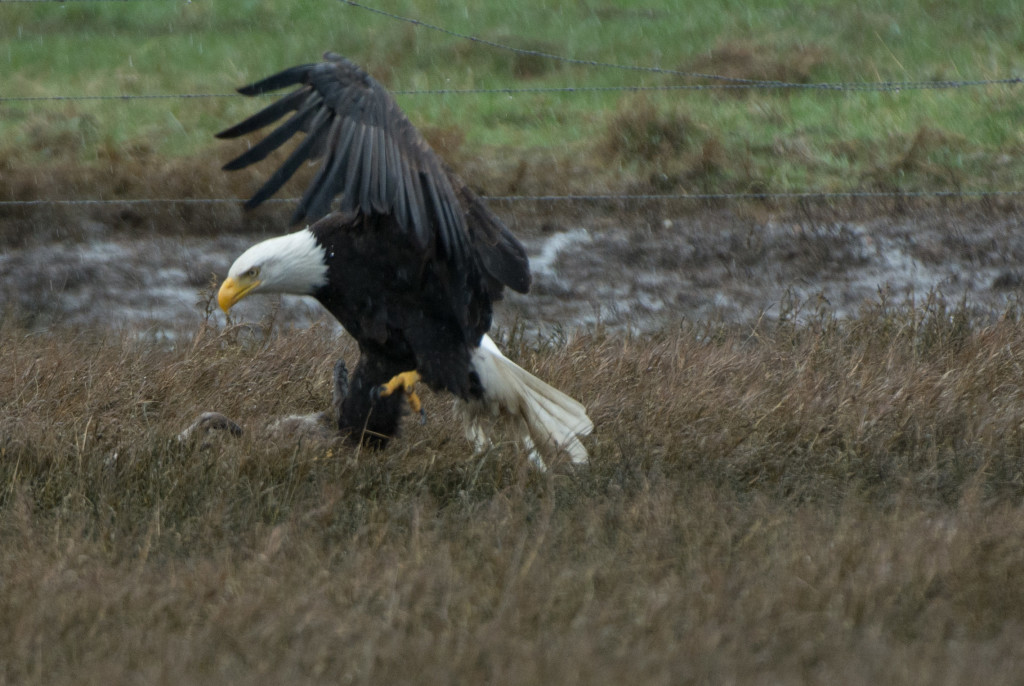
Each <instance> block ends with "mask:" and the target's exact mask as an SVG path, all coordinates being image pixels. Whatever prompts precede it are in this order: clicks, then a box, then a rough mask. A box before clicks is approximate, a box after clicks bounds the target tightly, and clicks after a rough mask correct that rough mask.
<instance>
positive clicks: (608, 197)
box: [0, 190, 1024, 208]
mask: <svg viewBox="0 0 1024 686" xmlns="http://www.w3.org/2000/svg"><path fill="white" fill-rule="evenodd" d="M1022 195H1024V190H989V191H959V190H931V191H928V190H925V191H793V192H779V193H624V194H615V193H597V194H578V195H577V194H569V195H484V196H481V197H482V198H483V200H485V201H487V202H492V203H517V202H545V203H555V202H578V203H597V202H650V201H668V200H686V201H697V202H711V201H738V200H760V201H781V200H843V199H847V200H869V199H896V198H901V199H918V198H932V199H958V198H959V199H966V198H974V199H982V198H995V197H1019V196H1022ZM245 200H246V199H245V198H117V199H96V198H83V199H63V200H62V199H38V200H0V208H5V207H9V208H15V207H41V206H47V205H50V206H90V205H92V206H98V205H99V206H101V205H213V204H242V203H244V202H245ZM298 201H299V198H298V197H295V198H270V199H268V200H266V201H265V202H266V203H295V202H298Z"/></svg>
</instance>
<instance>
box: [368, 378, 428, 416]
mask: <svg viewBox="0 0 1024 686" xmlns="http://www.w3.org/2000/svg"><path fill="white" fill-rule="evenodd" d="M420 378H421V377H420V373H419V372H418V371H416V370H415V369H414V370H412V371H411V372H402V373H401V374H395V375H394V376H393V377H391V380H390V381H388V382H387V383H386V384H383V385H381V386H378V387H377V388H376V389H374V392H375V393H376V394H377V396H378V397H381V398H387V397H388V396H389V395H391V394H392V393H394V392H395V391H397V390H399V389H401V390H402V392H404V393H405V398H406V400H408V401H409V409H411V410H412V411H413V412H417V413H419V415H420V422H423V423H426V421H427V413H426V412H425V411H424V410H423V403H422V402H421V401H420V397H419V396H418V395H416V391H415V390H414V388H415V386H416V383H417V382H419V381H420Z"/></svg>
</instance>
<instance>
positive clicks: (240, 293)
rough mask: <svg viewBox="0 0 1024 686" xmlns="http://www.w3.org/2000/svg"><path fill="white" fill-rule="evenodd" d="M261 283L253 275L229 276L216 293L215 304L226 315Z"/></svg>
mask: <svg viewBox="0 0 1024 686" xmlns="http://www.w3.org/2000/svg"><path fill="white" fill-rule="evenodd" d="M261 283H263V282H262V281H260V280H259V279H258V278H257V277H256V275H255V274H254V275H252V276H250V275H249V274H242V275H241V276H239V277H234V276H229V277H228V278H226V279H224V283H222V284H221V285H220V291H218V293H217V304H218V305H220V309H222V310H224V312H225V313H227V311H228V310H230V309H231V307H232V306H233V305H234V304H235V303H237V302H238V301H239V300H241V299H242V298H244V297H245V296H246V295H247V294H248V293H249V291H251V290H252V289H254V288H256V287H257V286H259V285H260V284H261Z"/></svg>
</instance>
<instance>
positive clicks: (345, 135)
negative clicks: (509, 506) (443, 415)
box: [217, 53, 593, 468]
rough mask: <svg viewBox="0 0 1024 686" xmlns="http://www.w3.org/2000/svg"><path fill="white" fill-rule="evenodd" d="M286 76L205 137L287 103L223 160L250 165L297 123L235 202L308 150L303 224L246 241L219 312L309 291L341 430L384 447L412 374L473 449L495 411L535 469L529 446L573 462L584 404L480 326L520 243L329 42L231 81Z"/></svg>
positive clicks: (414, 399)
mask: <svg viewBox="0 0 1024 686" xmlns="http://www.w3.org/2000/svg"><path fill="white" fill-rule="evenodd" d="M289 86H298V88H296V89H295V90H293V91H292V92H291V93H289V94H288V95H285V96H283V97H281V98H280V99H279V100H276V101H275V102H273V103H272V104H270V105H269V106H267V107H266V108H264V109H263V110H261V111H260V112H258V113H256V114H254V115H253V116H251V117H249V118H248V119H246V120H245V121H243V122H241V123H240V124H237V125H236V126H233V127H231V128H228V129H226V130H225V131H222V132H220V133H219V134H217V136H218V137H219V138H235V137H238V136H243V135H246V134H249V133H252V132H254V131H257V130H259V129H262V128H264V127H265V126H267V125H269V124H272V123H274V122H276V121H278V120H279V119H280V118H281V117H282V116H284V115H285V114H288V113H292V114H291V115H290V117H289V118H288V119H287V120H286V121H285V122H284V123H283V124H281V125H280V126H278V127H277V128H276V129H274V130H273V131H272V132H271V133H269V134H268V135H267V136H266V137H265V138H263V139H262V140H261V141H259V142H258V143H256V144H254V145H253V146H252V147H250V148H249V149H248V150H247V151H246V152H244V153H243V154H241V155H239V156H238V157H237V158H235V159H233V160H232V161H230V162H228V163H227V164H226V165H225V166H224V168H225V169H228V170H235V169H241V168H243V167H246V166H248V165H250V164H253V163H255V162H258V161H260V160H262V159H264V158H265V157H266V156H267V155H269V154H270V153H271V152H273V151H274V150H275V149H277V148H278V147H280V146H281V145H282V144H284V143H285V142H286V141H287V140H289V139H290V138H291V137H292V136H293V135H294V134H295V133H296V132H299V131H302V132H303V133H304V134H305V137H304V138H303V139H302V140H301V142H300V143H299V144H298V145H297V146H296V147H295V149H294V150H293V151H292V152H291V154H290V155H289V156H288V158H287V159H286V160H285V162H284V163H283V164H282V165H281V167H280V168H279V169H278V170H277V171H276V172H275V173H274V174H273V175H272V176H271V177H270V179H269V180H267V182H266V183H265V184H264V185H263V186H262V187H261V188H260V189H259V190H258V191H257V192H256V193H255V194H254V195H253V196H252V198H251V199H250V200H249V201H248V202H247V203H246V207H247V208H252V207H255V206H257V205H259V204H260V203H261V202H263V201H264V200H266V199H267V198H269V197H271V196H272V195H273V194H274V193H275V192H277V190H278V189H280V188H281V186H282V185H284V183H285V182H287V181H288V179H289V178H291V176H292V175H293V174H294V173H295V171H296V170H297V169H298V167H299V166H300V165H302V164H304V163H306V162H308V161H311V160H318V159H319V160H322V162H321V163H320V167H319V170H318V172H317V174H316V176H315V178H314V179H313V180H312V182H311V183H310V185H309V186H308V188H307V189H306V191H305V193H304V195H303V196H302V198H301V200H300V201H299V204H298V207H297V208H296V210H295V213H294V216H293V217H292V222H293V224H298V223H307V222H311V223H308V224H307V225H306V227H305V228H303V229H301V230H299V231H296V232H294V233H289V234H287V235H284V236H279V237H276V238H271V239H269V240H266V241H263V242H261V243H258V244H257V245H254V246H253V247H251V248H249V249H248V250H247V251H245V252H244V253H243V254H242V255H241V256H240V257H239V258H238V259H237V260H236V261H235V263H234V264H233V265H232V266H231V268H230V270H229V271H228V276H227V278H226V279H225V280H224V282H223V284H222V286H221V288H220V291H219V293H218V303H219V305H220V307H221V308H222V309H223V310H224V311H225V312H227V311H228V310H229V309H230V308H231V307H232V306H233V305H234V304H235V303H237V302H238V301H239V300H241V299H242V298H244V297H246V296H248V295H250V294H253V293H285V294H294V295H310V296H313V297H314V298H316V299H317V300H318V301H319V302H320V303H321V304H322V305H323V306H324V307H325V308H326V309H327V310H328V311H329V312H330V313H331V314H332V315H334V317H335V318H337V320H338V321H339V322H340V323H341V325H342V326H343V327H344V328H345V330H346V331H348V333H349V334H351V335H352V337H353V338H354V339H355V340H356V341H357V343H358V344H359V351H360V360H359V364H358V367H357V369H356V370H355V372H354V374H353V377H352V379H351V380H350V384H349V393H348V397H347V398H346V400H345V403H344V405H343V407H342V410H341V413H340V418H339V429H340V430H342V431H354V432H358V433H359V434H360V435H362V436H364V437H365V436H367V435H369V436H372V437H375V440H376V441H377V443H378V444H381V443H383V442H386V441H387V439H388V438H389V437H391V436H394V435H395V433H396V431H397V429H398V425H399V423H400V419H401V416H402V414H403V398H404V399H405V400H407V402H408V404H409V405H410V407H412V409H413V410H414V411H416V410H418V409H419V405H420V401H419V398H418V396H417V395H416V393H415V390H414V385H415V384H416V383H417V382H419V381H422V382H423V383H425V384H426V385H427V386H429V387H430V388H431V389H433V390H435V391H448V392H450V393H452V394H453V395H454V396H455V397H456V398H457V399H458V405H459V408H460V414H461V415H462V416H463V419H464V421H465V429H466V436H467V438H468V439H469V440H470V441H471V442H472V443H473V444H474V446H475V447H476V448H477V449H478V450H482V449H484V448H486V447H487V446H488V445H489V444H490V442H491V428H492V426H493V423H494V421H495V420H502V419H504V420H505V421H506V422H509V423H511V425H512V426H513V427H514V429H515V431H516V434H517V439H518V440H519V441H520V443H521V445H522V446H523V447H524V449H525V450H526V451H527V453H528V455H529V457H530V459H531V461H533V462H534V463H535V464H536V465H538V466H540V467H541V468H543V466H544V462H543V459H542V457H541V455H542V454H547V455H551V454H553V453H557V452H559V451H564V453H565V454H566V455H568V456H569V457H570V458H571V460H572V461H573V462H585V461H586V460H587V451H586V449H585V448H584V446H583V444H582V443H581V442H580V440H579V437H580V436H584V435H586V434H589V433H590V432H591V431H592V429H593V423H592V422H591V420H590V418H589V417H588V416H587V413H586V410H585V408H584V407H583V405H581V404H580V403H579V402H577V401H576V400H574V399H572V398H570V397H569V396H567V395H566V394H564V393H562V392H561V391H559V390H557V389H555V388H553V387H551V386H550V385H548V384H546V383H544V382H543V381H541V380H540V379H538V378H536V377H535V376H533V375H532V374H530V373H528V372H527V371H525V370H524V369H522V368H521V367H519V366H518V365H516V364H514V363H513V362H511V361H510V360H509V359H507V358H506V357H505V356H504V355H503V354H502V353H501V351H500V350H499V349H498V347H497V345H496V344H495V343H494V341H493V340H492V339H491V338H490V336H488V335H487V332H488V330H489V329H490V328H491V320H492V314H493V309H492V307H493V303H494V301H496V300H499V299H500V298H501V297H502V292H503V290H504V288H506V287H508V288H511V289H513V290H515V291H518V292H521V293H525V292H526V291H527V290H528V289H529V286H530V269H529V261H528V259H527V256H526V251H525V249H524V248H523V245H522V244H521V243H520V242H519V241H518V240H517V239H516V237H515V236H514V235H513V234H512V233H511V232H510V231H509V230H508V228H507V227H506V226H505V225H504V224H503V223H502V222H501V220H499V219H498V218H497V217H496V216H495V215H494V214H493V213H492V212H491V211H490V210H489V209H488V208H487V206H486V205H485V204H484V202H483V201H482V200H481V199H480V198H479V197H478V196H477V195H476V194H475V193H474V192H473V191H472V190H471V189H470V188H469V187H468V186H467V185H466V184H465V183H464V182H463V181H462V180H461V179H460V178H459V177H458V176H457V175H456V174H455V173H454V172H453V171H452V170H451V169H450V168H449V167H448V166H447V165H446V164H445V163H444V162H443V161H442V160H441V158H440V157H439V156H438V155H437V154H436V153H435V152H434V151H433V150H432V149H431V147H430V146H429V145H428V144H427V142H426V141H425V140H424V138H423V137H422V136H421V135H420V133H419V132H418V131H417V130H416V128H415V127H414V126H413V125H412V123H411V122H410V121H409V120H408V119H407V118H406V116H405V114H404V113H403V112H402V110H401V109H400V108H399V106H398V103H397V102H396V101H395V99H394V98H393V97H392V95H391V94H390V93H388V91H387V90H386V89H385V88H384V87H383V86H381V85H380V84H379V83H378V82H377V81H376V80H374V79H373V78H372V77H371V76H370V75H369V74H367V73H366V72H365V71H364V70H363V69H361V68H360V67H358V66H357V65H356V64H354V63H353V62H351V61H349V60H347V59H345V58H343V57H340V56H338V55H335V54H332V53H327V54H325V55H324V61H323V62H319V63H313V64H306V65H301V66H297V67H292V68H290V69H286V70H285V71H282V72H280V73H278V74H275V75H273V76H270V77H268V78H266V79H263V80H261V81H258V82H256V83H254V84H251V85H249V86H245V87H243V88H240V89H239V92H241V93H242V94H244V95H249V96H255V95H260V94H263V93H266V92H269V91H276V90H280V89H282V88H286V87H289ZM335 199H337V201H338V202H337V207H336V208H335V207H334V205H335ZM400 391H401V392H400Z"/></svg>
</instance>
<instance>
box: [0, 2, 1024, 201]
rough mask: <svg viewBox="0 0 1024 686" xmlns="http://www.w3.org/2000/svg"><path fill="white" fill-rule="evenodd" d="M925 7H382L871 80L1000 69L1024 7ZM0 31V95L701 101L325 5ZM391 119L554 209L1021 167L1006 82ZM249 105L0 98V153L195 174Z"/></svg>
mask: <svg viewBox="0 0 1024 686" xmlns="http://www.w3.org/2000/svg"><path fill="white" fill-rule="evenodd" d="M947 4H948V3H923V2H922V3H917V2H914V3H900V4H894V3H886V2H873V3H856V4H851V3H840V2H826V1H823V0H818V1H816V2H810V3H791V4H790V5H788V6H787V5H784V4H781V3H760V4H757V3H755V4H754V6H750V3H724V4H722V3H717V4H714V5H709V4H707V3H700V2H683V1H680V2H658V3H651V4H645V5H637V4H635V3H629V2H619V3H611V2H607V3H601V4H598V3H589V2H573V3H561V4H560V5H552V4H551V3H546V2H537V1H529V2H522V3H517V4H516V5H514V6H508V7H504V6H498V5H494V4H487V3H482V2H478V3H471V4H469V5H465V4H458V5H456V4H451V3H437V2H434V3H412V2H393V3H387V4H386V5H384V6H382V8H383V9H385V10H387V11H388V12H391V13H394V14H398V15H402V16H406V17H410V18H415V19H419V20H422V21H424V22H426V23H429V24H434V25H438V26H441V27H444V28H446V29H448V30H450V31H454V32H458V33H463V34H471V35H474V36H478V37H480V38H482V39H484V40H488V41H493V42H497V43H501V44H504V45H509V46H512V47H516V48H521V49H527V50H534V51H539V52H545V53H554V54H558V55H564V56H568V57H572V58H574V59H577V60H585V61H595V62H602V63H611V64H618V65H627V66H642V67H654V68H658V69H661V70H671V71H679V72H687V73H692V72H697V73H703V74H716V75H721V76H723V77H728V78H733V79H755V80H764V79H767V80H780V81H785V82H794V83H819V82H820V83H826V82H844V83H873V82H879V81H931V80H985V79H1004V78H1012V77H1014V76H1016V75H1018V74H1020V73H1022V70H1024V56H1022V53H1021V51H1020V47H1019V46H1020V45H1021V44H1022V43H1024V28H1022V26H1021V23H1020V22H1019V21H1017V19H1018V18H1019V16H1021V13H1022V12H1024V6H1022V3H1020V2H1010V1H1004V2H988V3H981V4H977V3H976V4H974V5H971V6H970V7H968V6H966V5H964V6H956V7H948V6H946V5H947ZM2 11H3V21H2V22H0V37H2V39H3V41H4V43H5V45H6V60H5V72H6V73H7V74H9V75H10V77H9V78H6V79H5V82H4V86H3V93H2V95H4V96H8V97H14V96H22V97H40V96H73V95H93V96H97V95H102V96H111V95H113V96H117V95H123V94H127V95H155V94H175V93H183V94H209V93H216V94H223V93H230V92H232V90H233V88H235V87H237V86H239V85H242V84H244V83H248V82H250V81H252V80H255V79H256V78H259V77H261V76H265V75H267V74H269V73H272V72H274V71H276V70H279V69H281V68H284V67H285V66H289V65H292V64H297V63H302V62H308V61H313V60H316V59H318V58H319V55H320V54H321V53H322V52H323V51H324V50H327V49H331V50H335V51H337V52H341V53H343V54H346V55H348V56H350V57H352V58H353V59H355V60H356V61H358V62H360V63H362V64H363V65H364V66H366V67H367V68H368V69H369V70H370V71H371V72H372V73H373V74H375V75H376V76H377V77H378V78H380V79H381V80H382V81H383V82H384V83H385V84H386V85H388V86H389V87H391V88H392V89H395V90H409V91H416V90H424V89H509V88H512V89H515V88H550V87H577V88H594V87H598V88H600V87H610V86H629V87H633V86H636V87H659V86H672V85H680V84H687V83H689V84H693V83H708V82H707V81H701V80H693V79H687V78H684V77H682V76H679V75H676V74H672V73H665V72H661V73H658V72H650V71H635V70H623V69H614V68H607V67H597V66H588V65H581V64H576V63H567V62H560V61H555V60H549V59H544V58H540V57H536V56H531V55H523V54H519V53H514V52H510V51H508V50H501V49H496V48H493V47H489V46H487V45H483V44H481V43H477V42H471V41H467V40H464V39H460V38H457V37H454V36H452V35H449V34H445V33H442V32H439V31H435V30H432V29H429V28H426V27H424V26H416V25H413V24H410V23H408V22H403V21H399V20H396V19H394V18H391V17H387V16H382V15H380V14H376V13H372V12H370V11H368V10H366V9H362V8H358V7H352V6H348V5H346V4H344V3H341V2H337V1H336V0H315V1H314V0H303V1H300V2H294V3H282V2H241V1H239V2H233V3H230V4H225V5H214V4H212V3H202V2H195V3H177V2H160V1H155V2H138V3H109V4H108V3H87V2H83V3H66V4H57V3H52V4H45V3H44V4H12V5H7V6H5V7H3V8H2ZM285 37H286V38H287V39H285ZM718 83H723V82H721V81H719V82H718ZM725 83H728V82H725ZM401 102H402V104H403V106H404V107H406V108H407V109H408V111H409V113H410V116H411V117H412V119H413V121H414V122H415V123H417V124H418V125H421V126H422V127H423V128H424V129H425V130H426V131H427V133H428V135H429V136H430V137H431V138H432V140H434V141H435V142H436V143H438V145H439V147H440V148H442V152H444V153H445V154H446V156H448V157H449V158H450V159H451V160H452V161H453V162H454V163H455V164H456V166H460V167H462V168H469V169H471V170H472V172H473V175H474V177H479V178H480V183H481V185H484V186H488V187H489V189H490V190H493V191H494V192H498V193H501V192H506V191H507V190H508V189H507V186H508V185H509V184H510V183H511V180H510V176H511V175H512V174H513V173H514V172H512V171H509V170H508V169H506V168H505V167H503V165H501V164H500V163H499V160H501V159H505V158H508V157H510V156H514V158H515V159H516V160H517V162H518V164H521V165H527V167H528V170H529V172H530V174H528V175H527V176H528V177H532V178H536V179H537V181H536V183H535V184H534V185H535V186H536V187H537V188H547V189H549V190H550V189H551V185H552V183H553V182H556V181H557V182H560V183H559V185H560V186H561V188H559V189H556V190H564V191H567V192H587V191H593V190H598V191H601V190H611V191H613V192H621V191H624V190H642V191H647V192H650V191H656V192H750V191H753V192H762V191H769V192H791V191H803V190H821V191H849V190H878V189H883V190H935V189H950V190H996V189H1003V190H1006V189H1011V188H1014V187H1015V186H1016V183H1017V181H1018V180H1019V179H1020V178H1021V177H1022V166H1024V163H1022V155H1021V150H1022V143H1024V139H1022V136H1021V130H1020V126H1019V122H1020V121H1021V120H1022V114H1024V110H1022V105H1021V98H1020V85H1017V84H1013V85H992V86H985V87H975V88H961V89H948V90H903V91H900V92H898V93H879V92H834V91H821V90H783V91H779V90H776V89H768V90H762V89H758V90H743V91H729V90H704V91H687V90H684V91H680V90H670V91H645V92H639V93H637V92H629V91H599V92H593V91H587V92H574V93H521V94H514V95H510V94H506V93H497V94H448V95H404V96H402V97H401ZM254 106H255V105H254V103H251V102H246V101H245V100H244V99H243V98H240V97H238V98H208V99H169V100H162V99H161V100H154V101H150V100H143V101H125V102H122V101H120V100H113V101H100V102H96V101H82V100H71V101H60V102H28V103H25V102H9V103H4V104H3V105H2V108H3V109H2V114H3V116H2V118H0V120H2V123H0V140H2V141H3V142H2V144H0V145H2V148H3V154H4V157H6V158H8V159H11V160H13V161H12V164H13V163H14V162H16V163H17V165H19V166H20V165H24V164H31V165H37V164H40V163H47V162H51V163H52V162H57V163H61V162H68V161H69V160H73V161H74V162H76V163H86V164H93V165H98V166H100V167H102V166H103V165H104V163H106V162H107V161H108V160H109V159H110V158H111V156H115V157H117V158H118V159H120V160H124V159H125V158H129V159H140V160H142V161H143V162H144V161H145V160H146V159H148V157H149V156H150V155H156V156H158V157H160V158H166V157H168V156H186V157H193V156H198V161H197V164H201V163H202V160H208V159H209V158H211V157H213V158H217V159H223V158H225V157H227V155H228V154H229V153H228V152H225V148H224V147H223V146H222V145H215V143H214V141H213V140H212V139H211V136H212V134H213V133H214V132H215V131H217V130H219V129H220V128H222V127H223V126H225V124H226V123H227V122H232V121H235V120H237V119H238V118H240V117H241V116H243V115H244V114H246V113H248V112H251V111H252V110H253V109H254ZM569 165H574V167H573V168H575V169H576V170H577V171H578V172H579V173H577V174H574V175H572V177H573V178H572V180H565V179H564V177H565V174H562V173H557V174H550V173H548V174H546V173H545V171H546V169H549V168H551V167H553V166H554V167H557V168H559V169H565V168H566V167H567V166H569ZM511 166H512V167H513V169H515V168H516V165H511ZM519 175H520V176H522V171H521V170H520V171H519ZM527 185H529V184H527ZM520 186H522V184H520ZM517 190H520V192H537V190H536V188H526V189H525V190H524V189H522V188H518V189H517Z"/></svg>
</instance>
